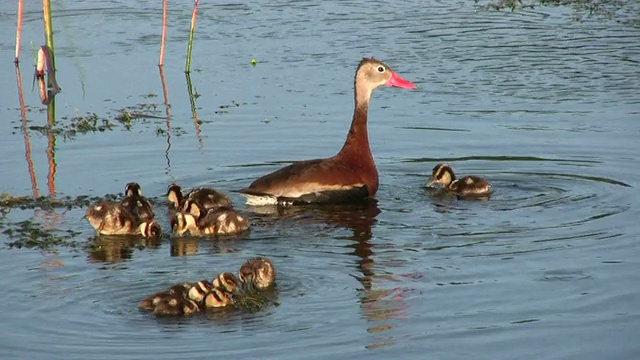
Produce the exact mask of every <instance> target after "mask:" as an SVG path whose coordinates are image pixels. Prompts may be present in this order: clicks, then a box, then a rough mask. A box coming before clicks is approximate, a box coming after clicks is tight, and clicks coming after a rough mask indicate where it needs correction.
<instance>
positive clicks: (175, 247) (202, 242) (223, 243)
mask: <svg viewBox="0 0 640 360" xmlns="http://www.w3.org/2000/svg"><path fill="white" fill-rule="evenodd" d="M245 236H247V235H246V234H243V235H237V236H228V237H225V238H221V239H215V240H212V239H209V238H202V237H197V236H180V237H174V238H172V239H171V256H192V255H196V254H198V253H199V252H200V251H202V250H203V249H202V248H201V246H204V251H205V252H207V253H211V254H228V253H234V252H237V251H238V248H237V245H239V244H240V243H239V242H236V240H238V239H241V238H243V237H245Z"/></svg>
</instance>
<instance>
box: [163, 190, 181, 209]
mask: <svg viewBox="0 0 640 360" xmlns="http://www.w3.org/2000/svg"><path fill="white" fill-rule="evenodd" d="M167 199H168V200H169V202H170V203H172V204H173V206H174V207H175V208H176V209H178V208H179V207H180V203H181V202H182V188H181V187H180V186H179V185H176V184H171V185H169V189H168V190H167Z"/></svg>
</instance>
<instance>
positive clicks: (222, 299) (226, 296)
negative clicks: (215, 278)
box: [204, 288, 235, 308]
mask: <svg viewBox="0 0 640 360" xmlns="http://www.w3.org/2000/svg"><path fill="white" fill-rule="evenodd" d="M234 303H235V300H234V297H233V294H231V293H229V292H227V291H225V290H224V289H222V288H213V289H212V290H211V291H210V292H208V293H207V295H206V296H205V298H204V307H205V308H221V307H226V306H229V305H233V304H234Z"/></svg>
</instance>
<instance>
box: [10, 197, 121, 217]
mask: <svg viewBox="0 0 640 360" xmlns="http://www.w3.org/2000/svg"><path fill="white" fill-rule="evenodd" d="M118 197H119V196H118V195H113V194H109V195H106V196H104V197H96V196H86V195H81V196H78V197H75V198H72V197H69V196H64V197H61V198H51V197H48V196H40V197H37V198H34V197H33V196H12V195H11V194H8V193H6V192H3V193H2V194H0V213H2V214H6V213H8V212H9V211H10V210H11V209H12V208H17V209H21V210H25V209H42V210H52V209H68V210H71V209H73V208H80V207H86V206H89V205H91V204H94V203H96V202H100V201H105V200H116V199H118Z"/></svg>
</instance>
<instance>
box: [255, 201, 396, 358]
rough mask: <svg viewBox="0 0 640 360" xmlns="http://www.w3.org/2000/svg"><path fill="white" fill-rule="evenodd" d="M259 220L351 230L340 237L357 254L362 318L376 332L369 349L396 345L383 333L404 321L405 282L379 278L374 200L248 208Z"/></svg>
mask: <svg viewBox="0 0 640 360" xmlns="http://www.w3.org/2000/svg"><path fill="white" fill-rule="evenodd" d="M248 210H249V211H251V212H253V213H254V214H255V216H256V217H257V219H254V223H255V224H256V226H257V227H266V226H270V225H271V224H273V223H274V220H280V221H282V220H287V221H294V222H295V223H296V224H299V225H305V224H314V223H316V224H326V225H329V226H334V227H337V228H345V229H349V230H351V231H352V235H351V236H346V237H341V238H342V239H345V240H348V241H349V243H348V244H346V245H344V248H346V249H351V250H352V251H351V252H350V253H349V254H350V255H355V261H356V268H357V270H358V272H359V273H358V274H355V275H354V277H355V278H356V279H357V280H358V281H359V282H360V284H361V285H362V288H360V289H358V291H359V298H360V299H359V300H360V304H361V310H362V314H363V316H364V317H365V318H366V319H367V320H369V321H370V322H371V324H370V326H369V327H368V328H367V329H366V331H367V332H369V333H376V335H375V336H376V338H375V339H374V341H373V343H372V344H370V345H369V346H367V347H371V348H375V347H380V346H387V345H390V344H391V343H393V339H391V336H390V335H387V336H384V334H380V333H381V332H382V331H385V330H390V329H392V328H393V327H394V326H395V325H391V324H390V323H389V321H390V320H395V319H398V318H402V317H403V315H402V313H403V311H404V309H405V307H406V306H405V304H404V296H403V293H402V292H403V290H402V289H401V288H400V287H398V285H397V284H399V283H402V282H404V280H402V279H396V278H394V277H393V276H392V275H386V274H385V275H378V274H376V272H375V271H374V269H380V270H377V271H381V270H382V271H384V265H382V264H381V263H379V262H378V263H376V261H375V260H374V257H375V255H376V253H375V246H374V245H373V244H371V242H370V240H371V238H372V236H373V230H372V229H373V227H374V226H375V224H376V223H377V221H378V220H377V219H376V217H377V216H378V215H379V214H380V212H381V210H380V208H379V207H378V204H377V201H376V200H375V199H371V198H369V199H366V200H364V201H362V202H357V203H354V204H348V205H311V206H275V205H274V206H249V208H248ZM388 282H392V283H394V287H393V288H379V287H380V284H381V283H388Z"/></svg>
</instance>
